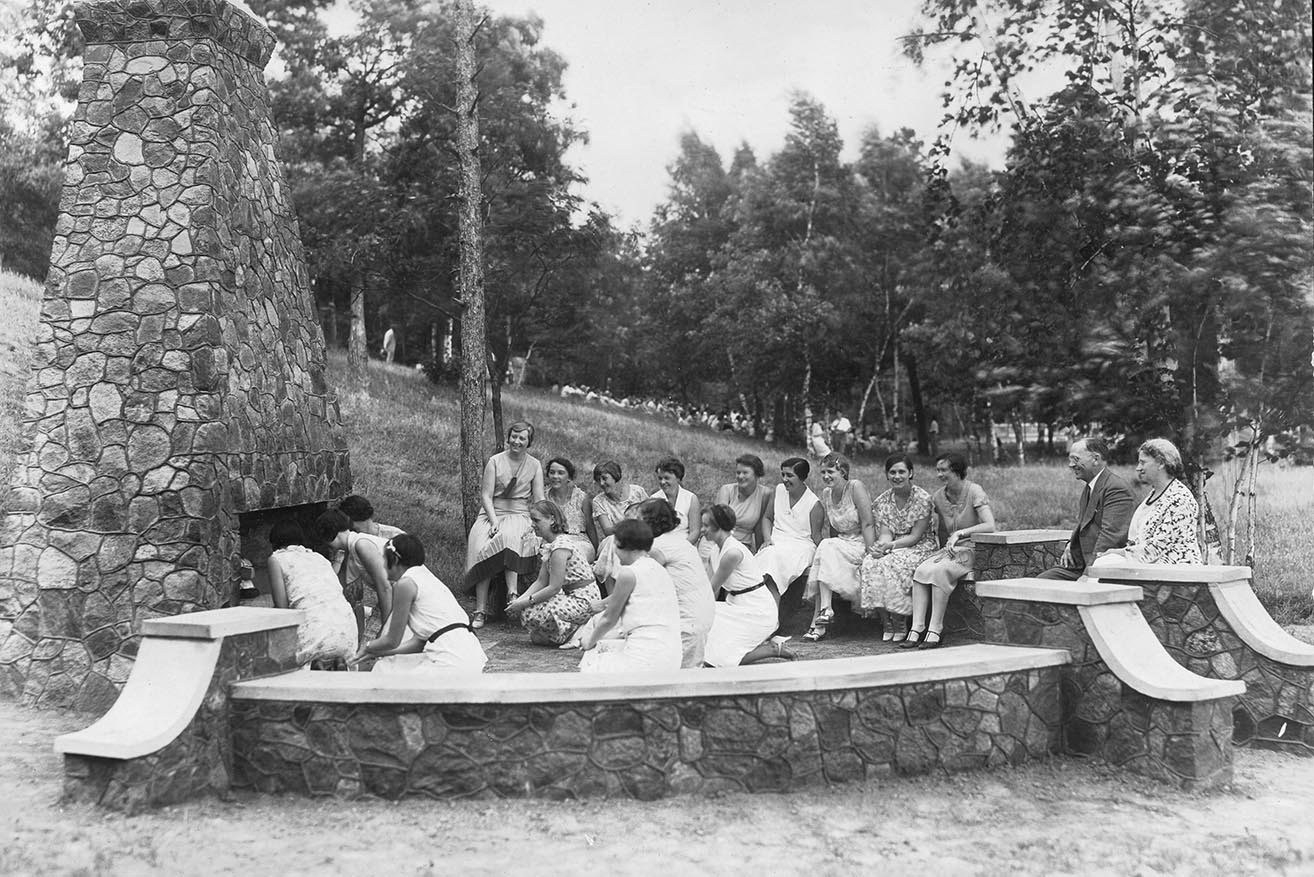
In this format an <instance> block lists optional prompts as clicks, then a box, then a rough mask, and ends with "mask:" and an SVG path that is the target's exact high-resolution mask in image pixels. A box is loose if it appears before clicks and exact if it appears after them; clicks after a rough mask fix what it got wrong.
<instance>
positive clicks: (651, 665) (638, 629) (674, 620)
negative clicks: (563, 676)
mask: <svg viewBox="0 0 1314 877" xmlns="http://www.w3.org/2000/svg"><path fill="white" fill-rule="evenodd" d="M629 568H630V569H631V570H633V571H634V590H633V591H631V592H630V597H629V599H628V600H626V601H625V608H624V609H622V610H621V617H620V620H619V621H618V622H617V624H616V627H617V628H619V630H620V636H618V637H609V638H607V639H604V640H601V641H599V642H598V644H597V645H595V646H594V647H593V648H591V649H589V650H588V651H587V652H585V653H584V657H583V658H581V659H580V662H579V669H580V672H581V673H627V672H636V671H645V670H649V671H650V670H678V669H680V607H679V605H678V603H677V601H676V597H675V585H674V584H673V583H672V582H671V577H670V576H669V575H668V574H667V572H666V570H664V569H662V567H661V564H659V563H658V562H657V561H655V560H653V559H652V558H651V557H640V558H639V559H638V560H636V561H635V562H634V563H633V564H631V565H630V567H629Z"/></svg>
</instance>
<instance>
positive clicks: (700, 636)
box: [648, 529, 716, 668]
mask: <svg viewBox="0 0 1314 877" xmlns="http://www.w3.org/2000/svg"><path fill="white" fill-rule="evenodd" d="M703 541H704V542H707V543H710V542H711V540H710V539H704V540H703ZM713 547H715V546H713ZM698 554H699V552H698V549H696V548H694V547H693V546H692V545H690V544H689V540H688V539H686V538H684V531H683V530H678V529H677V530H671V531H670V532H669V533H663V534H662V535H660V536H658V537H657V538H656V539H654V540H652V548H651V549H650V550H649V552H648V555H649V556H650V557H651V558H652V559H653V560H655V561H657V562H658V563H660V564H661V565H662V568H663V569H665V570H666V572H667V574H668V575H669V576H670V577H671V583H672V584H673V585H674V586H675V600H676V603H678V604H679V606H680V644H681V648H682V651H683V653H684V656H683V658H682V659H681V660H680V666H681V667H685V668H689V667H701V666H702V665H703V649H704V647H705V646H706V643H707V632H708V631H709V630H711V629H712V617H713V615H714V614H715V606H716V601H715V600H714V599H713V597H712V583H711V582H710V581H708V578H707V570H706V569H704V568H703V562H702V559H701V558H700V557H699V556H698Z"/></svg>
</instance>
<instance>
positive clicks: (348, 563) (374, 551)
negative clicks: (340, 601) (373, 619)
mask: <svg viewBox="0 0 1314 877" xmlns="http://www.w3.org/2000/svg"><path fill="white" fill-rule="evenodd" d="M315 535H317V536H318V537H319V539H320V542H322V543H324V544H325V545H327V546H328V549H329V553H330V556H331V557H332V558H333V571H334V573H336V574H339V575H341V576H342V594H343V596H344V597H346V599H347V602H348V603H349V604H351V611H352V613H353V614H354V615H355V616H356V630H357V633H358V635H359V636H360V637H364V635H365V583H366V582H369V584H370V587H371V588H373V589H374V596H375V597H376V598H377V599H378V607H379V624H380V625H385V624H387V623H388V616H389V614H391V612H392V585H391V584H390V583H389V582H388V570H387V566H386V565H385V564H384V562H383V546H384V545H385V544H387V541H388V540H387V539H384V538H383V537H382V536H373V535H371V534H369V533H357V532H356V531H355V530H353V529H351V519H350V518H348V517H347V516H346V515H344V514H343V513H342V512H340V511H338V510H337V509H329V510H328V511H326V512H324V514H322V515H320V516H319V517H318V518H316V519H315Z"/></svg>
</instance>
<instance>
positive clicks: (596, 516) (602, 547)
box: [593, 484, 648, 582]
mask: <svg viewBox="0 0 1314 877" xmlns="http://www.w3.org/2000/svg"><path fill="white" fill-rule="evenodd" d="M647 498H648V494H647V493H645V492H644V489H643V488H642V487H640V486H639V485H637V484H631V485H629V486H628V487H627V488H626V490H625V495H624V497H623V498H622V499H612V498H611V497H610V496H607V492H606V491H605V490H601V491H598V494H597V496H595V497H593V520H594V526H596V527H597V529H598V533H601V532H602V523H603V522H604V521H605V522H606V524H607V526H608V527H613V528H614V527H615V526H616V525H617V524H618V523H620V522H621V520H622V519H624V517H625V510H626V509H628V508H629V507H630V506H632V505H634V504H635V503H636V502H643V501H644V500H645V499H647ZM615 568H616V538H615V537H614V536H608V537H606V538H605V539H603V540H602V541H601V542H599V543H598V559H597V560H595V561H594V562H593V575H594V577H595V578H596V579H597V580H598V581H599V582H605V581H606V580H607V578H608V577H609V576H611V575H614V573H615Z"/></svg>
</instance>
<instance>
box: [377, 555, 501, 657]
mask: <svg viewBox="0 0 1314 877" xmlns="http://www.w3.org/2000/svg"><path fill="white" fill-rule="evenodd" d="M383 556H384V562H385V563H386V564H387V568H388V578H389V580H391V581H392V606H393V612H392V615H390V616H389V617H388V623H387V626H386V627H385V628H384V629H383V631H382V632H381V633H380V634H379V636H378V638H377V639H374V640H371V641H370V642H367V643H366V644H365V645H364V646H362V647H361V650H360V651H359V652H358V653H357V655H356V659H355V660H356V662H360V661H363V660H365V659H366V658H370V657H375V658H378V660H377V661H375V663H374V668H373V672H375V673H416V672H421V673H427V672H433V671H445V672H463V673H480V672H482V671H483V669H484V664H486V663H488V657H487V656H486V655H485V654H484V649H483V647H482V646H481V645H479V640H478V638H476V637H475V635H474V633H473V632H472V630H471V628H470V617H469V616H468V615H466V614H465V610H464V609H462V608H461V605H460V604H459V603H457V602H456V598H455V597H454V596H452V592H451V591H450V590H448V588H447V586H446V585H445V584H443V583H442V581H441V580H440V579H439V578H438V577H437V576H436V575H434V574H433V573H432V572H430V571H429V569H428V567H426V566H425V565H424V545H423V544H422V543H421V542H420V540H419V539H417V538H416V537H415V536H412V535H411V534H409V533H402V534H401V535H400V536H394V537H393V538H392V539H389V540H388V542H387V544H386V545H385V546H384V549H383Z"/></svg>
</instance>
